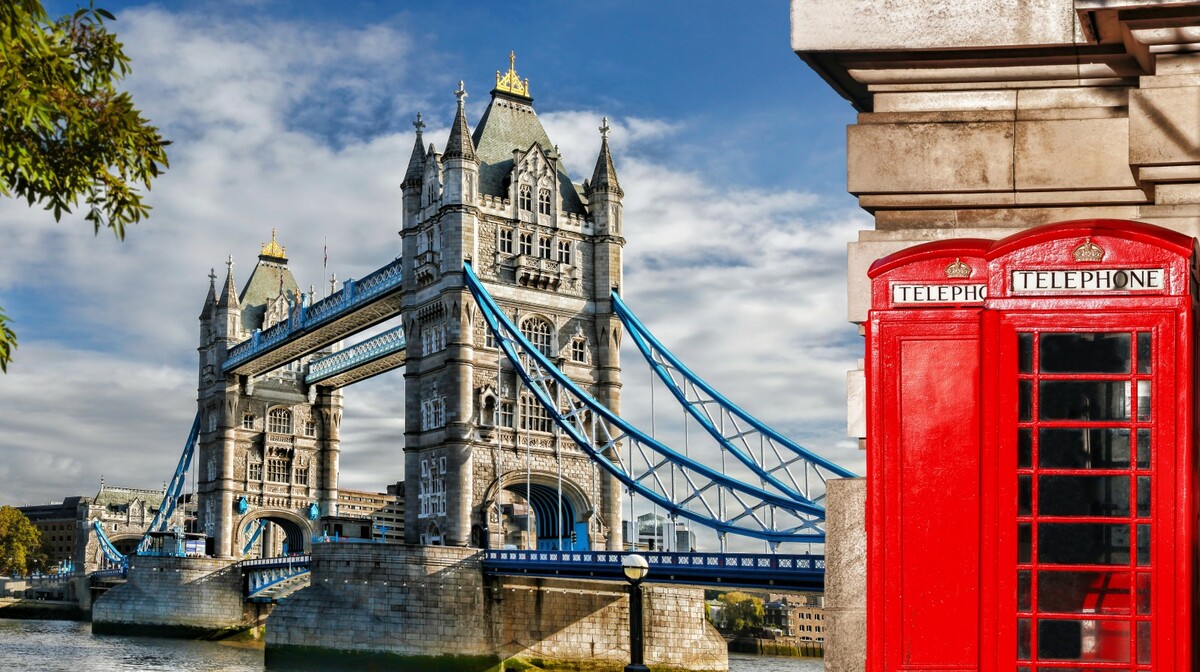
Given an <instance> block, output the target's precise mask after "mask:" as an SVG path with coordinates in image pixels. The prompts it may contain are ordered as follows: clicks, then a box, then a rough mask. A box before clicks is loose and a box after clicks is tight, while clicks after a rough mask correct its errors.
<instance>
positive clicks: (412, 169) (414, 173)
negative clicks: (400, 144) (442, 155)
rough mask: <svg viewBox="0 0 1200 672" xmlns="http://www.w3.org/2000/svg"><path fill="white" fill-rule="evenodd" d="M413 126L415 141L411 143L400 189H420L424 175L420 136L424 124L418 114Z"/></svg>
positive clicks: (423, 147)
mask: <svg viewBox="0 0 1200 672" xmlns="http://www.w3.org/2000/svg"><path fill="white" fill-rule="evenodd" d="M413 126H414V127H416V129H417V141H416V142H415V143H413V150H412V156H410V157H409V158H408V170H407V171H406V172H405V173H404V181H403V182H401V183H400V186H401V187H402V188H403V187H420V186H421V177H422V176H423V175H424V174H425V140H424V139H423V138H422V134H421V129H423V128H425V122H424V121H422V120H421V113H420V112H418V113H417V119H416V121H414V122H413Z"/></svg>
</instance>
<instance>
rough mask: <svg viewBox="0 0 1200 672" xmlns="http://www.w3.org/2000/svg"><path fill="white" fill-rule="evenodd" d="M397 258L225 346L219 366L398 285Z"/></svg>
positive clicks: (244, 359) (233, 362)
mask: <svg viewBox="0 0 1200 672" xmlns="http://www.w3.org/2000/svg"><path fill="white" fill-rule="evenodd" d="M400 262H401V260H400V259H396V260H395V261H393V262H391V263H390V264H388V265H386V266H384V267H382V268H380V269H379V270H377V271H374V272H373V273H371V274H370V275H368V276H367V277H365V278H363V279H362V280H358V281H355V280H347V281H346V282H345V284H343V285H342V288H341V289H339V290H338V291H336V292H334V293H333V294H330V295H329V296H327V297H325V298H324V299H321V300H320V301H317V302H316V303H314V304H312V305H311V306H304V305H302V306H300V308H299V309H297V310H295V311H294V312H293V313H292V314H291V316H289V317H288V319H286V320H283V321H282V322H279V323H278V324H276V325H274V326H272V327H271V328H270V329H267V330H266V331H262V332H259V331H256V332H254V334H253V335H252V336H251V337H250V338H248V339H246V340H245V341H242V342H241V343H238V344H237V345H235V346H233V347H232V348H230V349H229V356H228V358H226V360H225V364H224V366H223V367H222V368H223V370H225V371H230V370H232V369H235V368H237V367H239V366H241V365H242V364H245V363H246V362H248V361H250V360H251V359H254V358H255V357H257V356H258V355H260V354H262V353H264V352H266V351H268V350H270V349H272V348H274V347H275V346H276V345H278V344H280V343H282V342H284V341H286V340H287V339H288V338H290V337H291V336H294V335H295V334H297V333H300V332H305V331H311V330H312V329H313V328H315V327H319V326H321V325H323V324H325V323H327V322H330V321H332V320H333V319H335V318H337V317H340V316H342V315H343V314H346V313H350V312H352V311H354V310H355V309H357V308H358V307H359V306H362V305H363V304H366V303H370V302H371V301H374V300H375V299H376V298H377V297H379V296H380V295H381V294H384V293H386V292H388V291H390V290H392V289H395V288H397V287H399V286H400V283H401V281H402V277H401V273H400V265H401V264H400Z"/></svg>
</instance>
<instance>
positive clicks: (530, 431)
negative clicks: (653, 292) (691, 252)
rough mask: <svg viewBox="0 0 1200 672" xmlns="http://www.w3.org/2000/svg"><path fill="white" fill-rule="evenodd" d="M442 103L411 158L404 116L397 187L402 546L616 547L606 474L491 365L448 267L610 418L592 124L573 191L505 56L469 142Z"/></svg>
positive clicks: (603, 243) (610, 210)
mask: <svg viewBox="0 0 1200 672" xmlns="http://www.w3.org/2000/svg"><path fill="white" fill-rule="evenodd" d="M456 95H457V96H458V110H457V114H456V116H455V118H454V123H453V125H452V127H451V130H450V135H449V138H448V139H447V142H446V146H445V149H444V151H441V152H439V151H438V150H437V148H436V146H435V145H434V144H432V143H431V144H429V145H428V147H426V145H425V144H424V139H423V137H422V133H421V129H422V128H423V126H424V124H423V123H422V122H421V117H420V115H418V116H417V121H416V122H415V123H414V125H415V126H416V127H417V137H416V143H415V145H414V147H413V152H412V157H411V160H410V161H409V165H408V170H407V171H406V173H405V176H404V181H403V184H402V187H403V192H404V222H403V228H402V230H401V231H400V234H401V236H402V237H403V259H404V262H403V263H404V286H403V295H402V296H403V298H402V305H403V315H404V329H405V334H406V336H407V338H408V361H407V364H406V368H405V374H404V375H405V397H406V398H405V461H404V466H405V487H404V492H405V500H406V502H407V506H406V516H405V540H406V541H407V542H409V543H434V544H437V543H441V544H447V545H457V546H462V545H472V546H491V547H502V546H504V545H515V546H519V547H527V546H528V547H532V546H534V545H536V546H537V547H540V548H614V549H615V548H619V547H620V544H621V529H620V520H621V509H620V506H621V505H620V492H619V489H618V485H617V481H616V480H615V479H614V478H611V477H609V476H608V475H607V474H605V473H604V472H602V471H599V470H598V468H596V467H595V466H594V465H593V464H592V462H591V460H589V459H588V457H587V456H586V455H585V454H584V453H583V452H582V451H581V450H579V449H578V448H577V447H576V446H575V445H574V443H573V442H571V441H569V440H568V439H566V438H565V437H562V436H559V434H558V433H557V432H556V431H555V428H554V426H553V423H552V422H551V420H550V418H549V416H548V415H547V414H546V413H545V411H544V410H543V409H542V408H541V406H540V405H539V404H538V402H537V401H536V400H535V399H534V398H533V397H532V396H530V395H528V394H527V393H525V392H524V390H523V388H522V386H521V385H519V384H518V379H517V378H516V376H515V374H514V372H513V371H512V368H511V366H509V365H508V364H507V363H499V359H498V354H497V349H496V347H495V346H494V345H493V344H492V343H491V339H490V336H489V335H488V334H487V333H485V332H486V326H485V322H484V320H483V318H482V317H481V316H480V315H479V312H478V310H477V308H476V307H475V305H474V300H473V299H472V298H471V295H470V292H469V291H468V290H467V288H466V286H465V284H464V276H463V272H462V266H463V263H464V262H470V263H471V264H472V266H473V268H474V269H475V272H476V273H477V275H478V276H479V277H480V278H481V279H482V280H483V281H484V282H485V283H486V284H487V285H488V287H489V290H490V291H491V292H492V294H493V296H495V297H496V299H497V300H498V301H499V303H500V305H501V306H502V307H503V308H504V310H505V311H506V312H507V313H508V314H509V316H510V317H512V318H513V320H514V322H515V323H516V324H517V325H519V327H520V328H521V330H522V332H523V333H524V334H525V335H526V337H527V338H529V340H530V341H532V342H533V343H534V344H536V345H537V346H538V347H539V348H541V349H542V351H543V352H544V353H545V354H546V355H547V356H548V357H550V359H551V360H552V361H554V362H556V363H557V364H558V366H559V368H561V369H562V370H563V371H565V372H566V373H567V374H568V375H569V376H570V377H571V379H572V380H573V381H575V382H576V383H577V384H578V385H579V386H580V387H582V388H583V389H585V390H587V391H588V392H589V393H590V394H592V395H593V396H594V397H596V398H597V399H598V400H599V401H600V402H601V403H603V404H605V405H606V406H607V407H609V408H611V409H613V410H614V411H618V412H619V410H620V387H621V382H620V361H619V357H618V350H619V341H620V336H621V334H620V329H619V327H618V321H617V318H616V316H615V315H614V314H613V313H612V307H611V301H610V299H609V295H610V291H611V290H612V289H613V288H617V287H619V286H620V282H621V248H622V246H623V245H624V242H625V241H624V239H623V238H622V237H621V233H622V232H621V223H622V222H621V198H622V192H621V187H620V185H619V184H618V182H617V175H616V171H615V170H614V168H613V161H612V157H611V155H610V153H609V147H608V126H607V122H606V123H605V125H604V127H603V128H602V129H601V130H602V137H601V143H600V155H599V158H598V159H597V161H596V168H595V171H594V174H593V176H592V179H591V180H590V181H587V182H584V183H583V184H582V185H577V184H573V183H572V182H571V179H570V177H569V176H568V175H567V173H566V170H565V168H564V166H563V164H562V160H561V157H560V156H559V154H558V150H557V148H556V147H555V145H554V144H553V143H551V141H550V138H549V137H548V136H547V134H546V131H545V129H544V128H543V127H542V124H541V122H540V121H538V117H537V114H536V113H535V112H534V109H533V99H532V97H530V91H529V81H528V80H521V79H520V78H519V77H518V76H517V73H516V70H515V67H514V64H513V57H512V56H511V55H510V62H509V69H508V72H507V73H505V74H503V75H501V73H499V72H497V73H496V87H495V88H494V89H493V90H492V91H491V101H490V103H489V105H488V107H487V109H486V111H485V112H484V114H483V117H482V118H481V119H480V121H479V125H478V126H477V127H476V128H475V132H474V133H473V134H472V133H471V131H470V128H469V127H468V124H467V119H466V113H465V111H464V98H465V97H466V95H467V94H466V91H465V89H464V88H463V85H462V83H461V82H460V83H459V90H458V91H457V92H456ZM559 456H561V460H559V459H558V458H559ZM527 459H528V460H529V461H530V464H531V466H530V467H529V468H528V469H527V467H526V460H527ZM560 465H561V466H560ZM560 479H561V487H560V486H559V483H560ZM560 493H561V495H560Z"/></svg>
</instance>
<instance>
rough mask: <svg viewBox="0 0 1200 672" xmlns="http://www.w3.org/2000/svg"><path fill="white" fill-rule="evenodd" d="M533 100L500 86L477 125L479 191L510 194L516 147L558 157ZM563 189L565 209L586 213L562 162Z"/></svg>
mask: <svg viewBox="0 0 1200 672" xmlns="http://www.w3.org/2000/svg"><path fill="white" fill-rule="evenodd" d="M532 103H533V100H532V99H530V98H526V97H523V96H516V95H512V94H509V93H506V92H504V91H500V90H498V89H494V90H493V91H492V100H491V102H490V103H489V104H488V107H487V109H486V110H485V111H484V113H483V117H482V118H481V119H480V120H479V125H478V126H476V127H475V134H474V135H473V136H472V138H473V140H474V141H475V156H476V158H477V159H478V161H479V191H480V193H484V194H488V195H490V196H499V197H501V198H507V197H508V180H509V176H510V175H511V173H512V169H513V150H521V151H522V152H525V151H528V150H529V149H530V148H532V147H533V146H534V145H537V146H538V147H541V149H542V151H543V152H545V153H546V154H547V155H549V156H554V157H557V153H556V152H555V151H554V143H553V142H551V141H550V136H548V135H546V129H545V128H543V127H542V122H540V121H538V118H537V113H536V112H534V110H533V104H532ZM558 183H559V192H560V194H561V196H562V202H563V210H565V211H566V212H572V213H575V214H581V215H582V214H585V213H586V210H585V209H584V206H583V201H582V200H580V198H579V194H578V193H577V192H576V190H575V187H574V186H573V185H572V184H571V177H570V176H569V175H567V172H566V170H565V169H564V168H563V166H562V162H561V161H560V162H559V164H558Z"/></svg>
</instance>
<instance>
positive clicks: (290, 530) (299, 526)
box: [234, 508, 313, 553]
mask: <svg viewBox="0 0 1200 672" xmlns="http://www.w3.org/2000/svg"><path fill="white" fill-rule="evenodd" d="M259 520H263V521H266V522H268V523H272V524H274V525H276V526H278V527H279V529H281V530H282V531H283V535H284V539H283V541H284V544H285V549H286V552H288V553H300V552H304V553H308V552H309V551H311V550H312V536H313V534H312V524H311V523H310V522H309V521H308V520H307V519H306V518H305V517H304V516H301V515H300V514H298V513H296V512H295V511H289V510H287V509H269V508H268V509H255V510H253V511H250V512H248V513H246V514H245V515H244V516H241V517H240V518H238V520H237V522H236V523H235V524H234V530H235V532H234V535H235V536H234V549H235V551H236V552H240V551H241V549H242V548H244V547H245V545H246V543H247V542H248V541H250V539H251V537H252V536H253V534H254V527H253V526H252V525H251V523H254V522H255V521H259Z"/></svg>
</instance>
